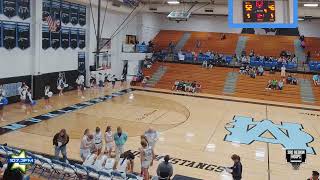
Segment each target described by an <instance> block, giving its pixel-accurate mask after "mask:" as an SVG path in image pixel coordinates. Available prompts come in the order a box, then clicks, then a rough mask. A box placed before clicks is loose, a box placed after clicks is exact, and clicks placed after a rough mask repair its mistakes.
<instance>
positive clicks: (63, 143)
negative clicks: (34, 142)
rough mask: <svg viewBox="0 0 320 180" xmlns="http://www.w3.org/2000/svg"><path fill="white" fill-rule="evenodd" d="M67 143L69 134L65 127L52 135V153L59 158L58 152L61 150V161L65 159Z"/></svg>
mask: <svg viewBox="0 0 320 180" xmlns="http://www.w3.org/2000/svg"><path fill="white" fill-rule="evenodd" d="M68 143H69V136H68V134H67V132H66V130H65V129H61V130H60V132H58V133H57V134H56V135H54V137H53V145H54V155H55V158H56V159H59V154H60V151H61V154H62V158H63V161H64V162H66V161H67V144H68Z"/></svg>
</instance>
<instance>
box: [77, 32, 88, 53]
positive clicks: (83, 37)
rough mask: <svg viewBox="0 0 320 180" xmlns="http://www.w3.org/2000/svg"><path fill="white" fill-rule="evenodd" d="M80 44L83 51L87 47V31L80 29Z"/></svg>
mask: <svg viewBox="0 0 320 180" xmlns="http://www.w3.org/2000/svg"><path fill="white" fill-rule="evenodd" d="M78 43H79V48H80V49H83V48H85V47H86V31H85V30H82V29H79V32H78Z"/></svg>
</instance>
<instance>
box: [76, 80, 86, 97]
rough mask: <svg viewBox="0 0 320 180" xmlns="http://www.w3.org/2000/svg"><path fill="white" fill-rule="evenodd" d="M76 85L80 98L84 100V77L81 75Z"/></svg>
mask: <svg viewBox="0 0 320 180" xmlns="http://www.w3.org/2000/svg"><path fill="white" fill-rule="evenodd" d="M76 83H77V85H78V91H80V92H81V98H82V99H84V76H83V75H79V76H78V78H77V80H76Z"/></svg>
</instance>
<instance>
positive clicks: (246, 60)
mask: <svg viewBox="0 0 320 180" xmlns="http://www.w3.org/2000/svg"><path fill="white" fill-rule="evenodd" d="M241 63H243V64H246V63H249V60H248V58H247V57H246V56H242V58H241Z"/></svg>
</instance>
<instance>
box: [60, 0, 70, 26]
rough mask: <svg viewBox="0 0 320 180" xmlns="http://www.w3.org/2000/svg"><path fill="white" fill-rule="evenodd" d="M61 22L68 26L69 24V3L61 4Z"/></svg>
mask: <svg viewBox="0 0 320 180" xmlns="http://www.w3.org/2000/svg"><path fill="white" fill-rule="evenodd" d="M61 21H62V23H63V24H68V23H69V22H70V3H69V2H66V1H64V2H62V4H61Z"/></svg>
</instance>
